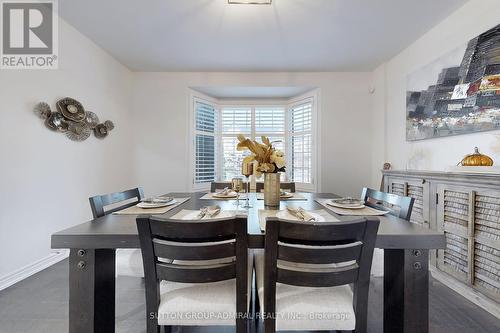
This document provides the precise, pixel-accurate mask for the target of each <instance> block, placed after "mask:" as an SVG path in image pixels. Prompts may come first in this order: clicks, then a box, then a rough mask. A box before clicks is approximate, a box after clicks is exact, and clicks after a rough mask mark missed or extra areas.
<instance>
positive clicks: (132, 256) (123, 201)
mask: <svg viewBox="0 0 500 333" xmlns="http://www.w3.org/2000/svg"><path fill="white" fill-rule="evenodd" d="M143 198H144V192H143V190H142V187H136V188H133V189H130V190H127V191H123V192H115V193H109V194H104V195H96V196H93V197H91V198H89V201H90V208H91V209H92V215H93V216H94V218H98V217H102V216H105V215H108V214H111V213H113V212H116V211H119V210H122V209H125V208H128V207H131V206H134V205H136V204H137V203H138V202H140V201H141V200H142V199H143ZM116 274H117V275H124V276H134V277H144V271H143V265H142V254H141V250H139V249H116Z"/></svg>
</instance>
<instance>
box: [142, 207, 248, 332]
mask: <svg viewBox="0 0 500 333" xmlns="http://www.w3.org/2000/svg"><path fill="white" fill-rule="evenodd" d="M137 229H138V231H139V239H140V243H141V249H142V254H143V262H144V271H145V273H146V274H145V281H146V315H147V332H148V333H152V332H155V333H157V332H160V327H161V326H164V327H165V328H166V331H169V330H170V327H171V326H211V325H222V326H228V325H236V332H237V333H243V332H247V317H248V308H249V303H250V302H249V297H248V294H249V290H248V288H249V286H250V282H249V279H251V269H249V265H252V263H253V262H251V261H250V262H249V260H248V254H247V249H248V241H247V240H248V236H247V218H246V217H234V218H229V219H227V218H226V219H222V218H221V219H214V220H203V221H200V220H198V221H187V220H172V219H155V218H152V217H147V216H140V217H138V218H137ZM167 260H173V262H172V261H171V262H170V263H169V262H168V261H167ZM200 261H204V263H201V262H200ZM191 262H193V263H191ZM250 268H251V266H250Z"/></svg>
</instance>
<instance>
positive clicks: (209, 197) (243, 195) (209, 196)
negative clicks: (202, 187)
mask: <svg viewBox="0 0 500 333" xmlns="http://www.w3.org/2000/svg"><path fill="white" fill-rule="evenodd" d="M214 194H215V193H213V192H209V193H207V194H204V195H203V196H202V197H201V198H200V199H204V200H236V199H237V197H231V198H218V197H214ZM246 198H247V194H246V193H240V200H245V199H246Z"/></svg>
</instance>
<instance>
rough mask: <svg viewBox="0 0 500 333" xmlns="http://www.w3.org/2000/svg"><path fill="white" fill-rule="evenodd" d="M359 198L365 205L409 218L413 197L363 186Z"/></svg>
mask: <svg viewBox="0 0 500 333" xmlns="http://www.w3.org/2000/svg"><path fill="white" fill-rule="evenodd" d="M361 200H362V201H364V202H365V204H366V205H368V206H371V207H373V208H376V209H381V210H386V211H387V210H388V211H389V214H391V215H394V216H397V217H399V218H402V219H405V220H407V221H409V220H410V217H411V212H412V209H413V203H414V201H415V199H414V198H411V197H404V196H400V195H397V194H394V193H387V192H380V191H377V190H374V189H371V188H367V187H365V188H363V192H362V193H361Z"/></svg>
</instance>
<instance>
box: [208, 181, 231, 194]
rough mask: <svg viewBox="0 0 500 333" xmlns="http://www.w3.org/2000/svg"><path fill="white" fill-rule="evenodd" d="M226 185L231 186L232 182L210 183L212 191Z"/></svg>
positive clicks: (221, 188)
mask: <svg viewBox="0 0 500 333" xmlns="http://www.w3.org/2000/svg"><path fill="white" fill-rule="evenodd" d="M226 187H227V188H231V182H212V183H211V184H210V192H212V193H214V192H216V191H217V190H223V189H224V188H226Z"/></svg>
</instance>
